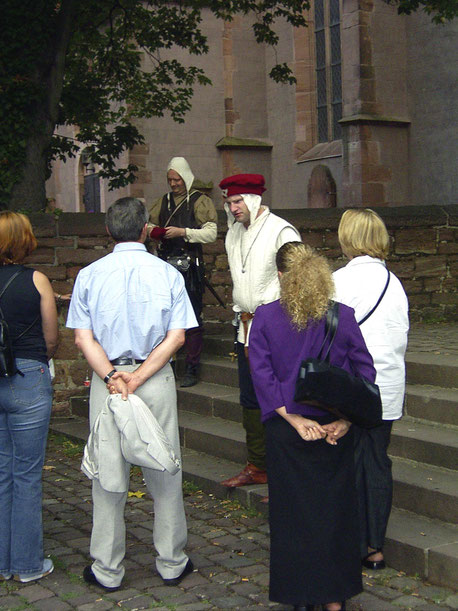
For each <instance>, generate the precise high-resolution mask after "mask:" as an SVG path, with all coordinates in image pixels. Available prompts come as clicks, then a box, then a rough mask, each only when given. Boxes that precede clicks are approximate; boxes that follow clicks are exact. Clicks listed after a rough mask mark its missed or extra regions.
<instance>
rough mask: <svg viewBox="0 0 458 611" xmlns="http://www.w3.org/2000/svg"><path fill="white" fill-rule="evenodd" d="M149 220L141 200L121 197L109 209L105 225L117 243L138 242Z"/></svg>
mask: <svg viewBox="0 0 458 611" xmlns="http://www.w3.org/2000/svg"><path fill="white" fill-rule="evenodd" d="M148 218H149V214H148V211H147V209H146V208H145V206H144V205H143V204H142V202H141V201H140V200H139V199H137V198H135V197H121V199H118V200H116V201H115V203H114V204H112V205H111V206H110V207H109V208H108V210H107V213H106V215H105V223H106V226H107V229H108V231H109V232H110V235H111V237H112V238H113V239H114V241H115V242H137V241H138V240H139V238H140V235H141V232H142V229H143V227H144V226H145V223H147V222H148Z"/></svg>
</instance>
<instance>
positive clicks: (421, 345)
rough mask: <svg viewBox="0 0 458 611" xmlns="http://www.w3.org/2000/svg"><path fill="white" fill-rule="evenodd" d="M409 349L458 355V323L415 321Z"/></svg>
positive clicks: (411, 329)
mask: <svg viewBox="0 0 458 611" xmlns="http://www.w3.org/2000/svg"><path fill="white" fill-rule="evenodd" d="M408 351H409V352H430V353H431V354H443V355H449V354H453V355H458V325H453V324H448V323H443V324H442V323H439V324H425V323H413V324H412V326H411V328H410V331H409V345H408Z"/></svg>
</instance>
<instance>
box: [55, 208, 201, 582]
mask: <svg viewBox="0 0 458 611" xmlns="http://www.w3.org/2000/svg"><path fill="white" fill-rule="evenodd" d="M147 221H148V212H147V211H146V208H145V207H144V206H143V204H142V203H141V202H140V201H139V200H137V199H135V198H130V197H125V198H122V199H119V200H118V201H116V202H115V203H114V204H113V205H112V206H111V207H110V208H109V210H108V212H107V215H106V225H107V231H108V233H109V234H110V235H111V236H112V237H113V239H114V240H115V242H116V246H115V248H114V250H113V252H112V253H111V254H109V255H107V256H106V257H103V258H102V259H99V260H98V261H96V262H95V263H92V264H91V265H89V266H87V267H85V268H84V269H82V270H81V271H80V273H79V274H78V277H77V279H76V282H75V287H74V290H73V295H72V300H71V303H70V309H69V313H68V318H67V327H69V328H72V329H75V343H76V345H77V346H78V348H79V349H80V350H81V351H82V352H83V354H84V356H85V358H86V360H87V361H88V363H89V365H90V366H91V367H92V369H93V372H94V373H93V376H92V383H91V392H90V397H89V417H90V425H91V428H92V427H93V426H94V422H95V421H96V419H97V416H98V414H99V413H100V411H101V410H102V409H103V408H104V404H105V400H106V398H107V395H108V392H109V391H108V387H109V389H110V391H111V392H112V393H116V392H119V393H121V394H122V396H123V397H124V398H125V397H127V394H128V393H134V392H135V394H137V395H138V396H139V397H140V398H141V399H142V400H143V401H144V402H145V403H146V405H148V407H149V408H150V409H151V411H152V412H153V414H154V416H155V417H156V419H157V420H158V422H159V424H160V425H161V426H162V429H163V430H164V432H165V434H166V435H167V437H168V439H169V441H170V443H171V444H172V446H173V449H174V451H175V454H176V455H177V456H178V457H179V456H180V443H179V435H178V421H177V405H176V388H175V378H174V375H173V372H172V368H171V366H170V363H169V361H170V359H171V357H172V356H173V355H174V354H175V352H176V351H177V350H178V349H179V348H180V347H181V346H182V345H183V343H184V339H185V331H186V329H190V328H193V327H195V326H197V321H196V318H195V316H194V313H193V309H192V306H191V303H190V301H189V297H188V295H187V293H186V290H185V287H184V281H183V277H182V276H181V274H180V273H179V272H178V271H177V270H176V269H174V268H173V267H172V266H171V265H169V264H167V263H165V262H164V261H162V260H161V259H159V258H157V257H155V256H154V255H151V254H149V253H148V252H147V251H146V248H145V246H144V242H145V239H146V235H147ZM125 468H126V470H127V469H129V465H128V464H127V463H126V465H125ZM143 476H144V479H145V483H146V485H147V488H148V490H149V492H150V494H151V496H152V497H153V499H154V513H155V524H154V533H153V539H154V544H155V547H156V550H157V552H158V556H157V558H156V567H157V570H158V572H159V574H160V575H161V577H162V579H163V580H164V583H165V584H166V585H176V584H177V583H179V582H180V581H181V579H183V577H185V576H186V575H187V574H188V573H190V572H191V571H192V570H193V565H192V562H191V560H190V559H189V558H188V557H187V556H186V554H185V553H184V547H185V545H186V540H187V528H186V518H185V514H184V507H183V496H182V488H181V470H180V471H179V472H178V473H177V474H175V475H170V474H169V473H168V472H167V471H164V472H161V471H154V470H152V469H143ZM92 496H93V503H94V518H93V529H92V536H91V556H92V558H93V559H94V562H93V564H92V566H87V567H86V568H85V569H84V572H83V577H84V579H85V580H86V581H87V582H88V583H92V584H94V585H97V586H100V587H101V588H103V589H105V590H110V591H111V590H116V589H118V588H119V586H120V585H121V581H122V578H123V576H124V572H125V571H124V567H123V565H122V561H123V558H124V555H125V524H124V505H125V502H126V498H127V493H117V492H116V493H115V492H108V491H107V490H104V489H103V488H102V487H101V485H100V483H99V481H98V480H97V479H95V480H93V485H92Z"/></svg>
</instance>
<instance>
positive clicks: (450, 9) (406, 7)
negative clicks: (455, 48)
mask: <svg viewBox="0 0 458 611" xmlns="http://www.w3.org/2000/svg"><path fill="white" fill-rule="evenodd" d="M386 2H387V3H388V4H396V5H397V6H398V13H399V14H400V15H410V14H411V13H413V12H415V11H418V10H419V9H421V10H423V11H425V13H426V14H427V15H432V18H431V20H432V22H433V23H437V24H441V23H446V22H447V21H451V20H452V19H454V18H455V17H456V16H457V15H458V0H386Z"/></svg>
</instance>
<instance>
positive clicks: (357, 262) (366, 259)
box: [347, 255, 386, 267]
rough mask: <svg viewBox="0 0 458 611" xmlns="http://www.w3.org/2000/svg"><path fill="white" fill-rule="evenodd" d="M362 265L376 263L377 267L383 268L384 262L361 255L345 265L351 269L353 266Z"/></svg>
mask: <svg viewBox="0 0 458 611" xmlns="http://www.w3.org/2000/svg"><path fill="white" fill-rule="evenodd" d="M362 263H377V264H379V265H383V266H384V267H385V265H386V264H385V261H382V259H376V258H375V257H371V256H369V255H361V256H359V257H355V258H354V259H352V260H351V261H349V262H348V263H347V265H348V266H349V267H353V265H360V264H362Z"/></svg>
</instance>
